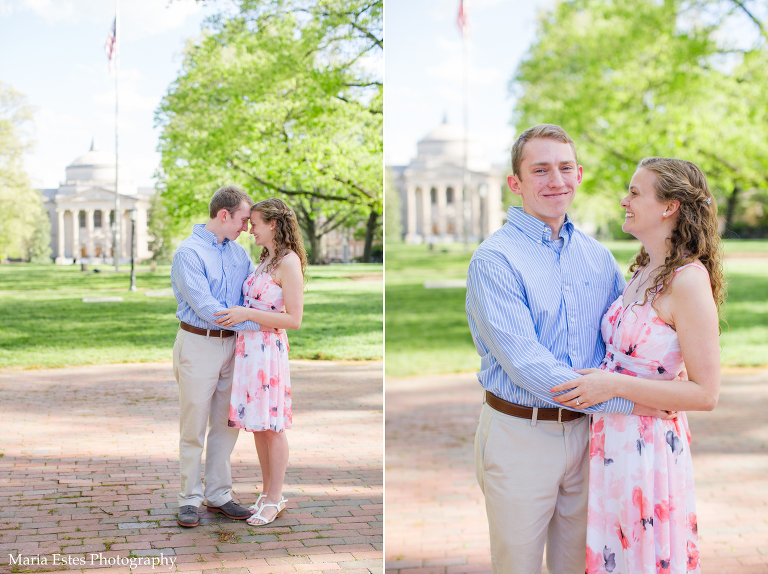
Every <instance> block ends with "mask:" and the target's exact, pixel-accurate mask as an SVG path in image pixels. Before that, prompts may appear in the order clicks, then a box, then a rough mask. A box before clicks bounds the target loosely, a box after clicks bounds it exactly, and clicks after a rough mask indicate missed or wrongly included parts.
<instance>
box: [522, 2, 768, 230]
mask: <svg viewBox="0 0 768 574" xmlns="http://www.w3.org/2000/svg"><path fill="white" fill-rule="evenodd" d="M726 4H727V5H729V6H730V7H733V8H736V9H738V8H739V7H738V6H737V4H739V3H738V2H736V1H735V0H728V1H727V2H725V1H722V2H719V3H718V2H706V3H703V2H702V3H699V4H696V3H684V2H682V1H677V0H666V1H665V2H656V1H654V0H613V1H609V0H574V1H571V2H561V3H558V4H557V5H556V6H555V7H554V8H553V9H552V10H551V11H550V12H548V13H545V14H543V15H542V16H541V18H540V20H539V30H538V36H537V40H536V41H535V42H534V44H533V46H532V47H531V50H530V53H529V56H528V57H527V58H526V59H525V60H524V61H523V62H522V63H521V64H520V66H519V68H518V70H517V72H516V75H515V77H514V79H513V82H512V84H511V89H512V91H513V92H514V93H516V95H518V96H519V98H518V101H517V104H516V109H515V112H514V120H513V121H514V124H515V126H516V127H517V129H518V131H521V130H523V129H525V128H526V127H528V126H530V125H534V124H537V123H543V122H546V123H556V124H559V125H562V126H563V127H564V128H565V129H566V131H568V132H569V134H570V135H571V137H573V138H574V140H575V141H576V144H577V151H578V152H579V159H580V163H582V164H583V165H584V171H585V178H584V183H583V185H582V192H581V196H582V197H581V198H580V199H578V200H577V203H576V204H575V210H576V212H577V213H579V212H580V213H582V215H585V216H587V217H591V218H592V219H593V220H595V221H596V222H610V220H611V219H613V220H614V221H615V220H616V219H617V218H618V216H619V215H620V210H619V209H618V207H617V202H618V198H620V197H621V196H623V195H624V193H625V190H626V188H627V186H628V184H629V180H630V179H631V176H632V173H633V172H634V169H635V166H636V164H637V162H638V161H639V160H640V159H642V158H643V157H647V156H652V155H660V156H668V157H681V158H685V159H689V160H691V161H694V162H696V163H698V164H699V165H700V166H701V167H702V168H703V169H704V170H705V172H706V173H707V174H708V176H709V178H710V184H711V187H712V188H713V191H714V192H715V193H716V194H717V195H718V196H719V198H720V203H721V204H722V206H723V208H724V209H723V212H724V214H725V219H726V225H727V227H729V228H730V227H731V226H732V224H733V217H734V214H736V213H737V209H736V207H737V205H738V202H739V199H740V197H741V196H742V192H743V190H745V189H749V190H754V189H756V188H765V186H766V184H768V181H766V179H765V175H764V174H765V173H766V172H767V171H768V122H766V111H767V108H766V101H765V98H764V96H762V94H764V93H766V91H767V90H768V74H767V73H766V66H765V64H766V63H767V62H766V53H765V50H764V48H763V47H762V42H759V43H757V44H756V45H755V46H754V47H753V48H752V49H750V50H748V51H747V52H746V53H744V51H743V50H741V51H740V50H735V49H731V48H729V47H728V46H727V45H726V44H724V42H723V41H722V40H719V38H720V37H722V33H721V30H722V28H723V27H724V24H725V23H726V22H727V20H728V17H729V16H730V15H732V14H733V10H728V9H727V8H728V6H726ZM715 5H717V6H716V7H719V8H721V11H722V13H717V12H713V11H712V8H713V6H715ZM651 30H652V31H653V32H652V33H651V32H649V31H651ZM718 34H719V35H720V36H718ZM587 211H588V212H589V215H587V213H586V212H587Z"/></svg>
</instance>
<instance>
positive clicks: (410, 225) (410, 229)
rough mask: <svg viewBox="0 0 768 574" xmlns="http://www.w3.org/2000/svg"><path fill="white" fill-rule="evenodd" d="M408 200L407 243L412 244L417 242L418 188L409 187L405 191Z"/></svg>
mask: <svg viewBox="0 0 768 574" xmlns="http://www.w3.org/2000/svg"><path fill="white" fill-rule="evenodd" d="M405 200H406V230H405V241H406V243H412V242H414V241H415V240H416V187H415V186H413V185H409V186H408V187H407V188H406V190H405Z"/></svg>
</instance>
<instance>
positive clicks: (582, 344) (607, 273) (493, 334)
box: [467, 207, 634, 414]
mask: <svg viewBox="0 0 768 574" xmlns="http://www.w3.org/2000/svg"><path fill="white" fill-rule="evenodd" d="M551 237H552V230H551V229H550V227H549V226H547V225H546V224H545V223H544V222H543V221H540V220H538V219H536V218H535V217H531V216H530V215H528V214H526V213H525V212H524V211H523V210H522V209H521V208H519V207H510V208H509V211H508V212H507V223H506V225H504V227H502V228H501V229H499V230H498V231H497V232H496V233H494V234H493V235H491V236H490V237H489V238H488V239H486V240H485V241H484V242H483V243H482V244H481V245H480V247H479V248H478V249H477V251H476V252H475V254H474V255H473V256H472V260H471V261H470V263H469V272H468V275H467V319H468V321H469V329H470V331H471V332H472V339H473V340H474V341H475V347H476V348H477V352H478V353H479V355H480V357H481V362H480V372H479V373H477V378H478V380H479V381H480V384H481V385H482V386H483V388H485V389H486V390H488V391H490V392H491V393H493V394H494V395H496V396H498V397H500V398H502V399H505V400H507V401H509V402H512V403H516V404H518V405H524V406H528V407H539V408H552V407H561V406H562V405H560V404H559V403H556V402H554V401H553V400H552V393H551V392H550V389H551V388H552V387H554V386H555V385H558V384H560V383H563V382H565V381H569V380H572V379H574V378H576V377H578V376H579V375H578V373H575V372H574V369H586V368H590V367H597V366H598V365H599V364H600V362H601V361H602V360H603V357H604V356H605V344H604V343H603V338H602V336H601V334H600V322H601V320H602V318H603V314H604V313H605V312H606V311H607V309H608V307H609V306H610V305H611V304H612V303H613V302H614V301H615V300H616V298H617V297H618V296H619V295H620V294H621V293H622V292H623V290H624V286H625V285H626V282H625V280H624V276H623V275H622V273H621V271H620V270H619V266H618V264H617V263H616V260H615V259H614V258H613V256H612V255H611V252H610V251H608V249H607V248H606V247H604V246H603V245H601V244H600V243H599V242H597V241H595V240H594V239H592V238H590V237H588V236H587V235H584V234H583V233H582V232H580V231H578V230H576V229H575V228H574V226H573V223H572V222H571V220H570V218H569V217H568V216H567V215H566V217H565V223H564V224H563V227H562V229H561V230H560V238H561V241H559V242H558V241H557V240H555V241H552V240H551ZM559 244H561V245H559ZM633 406H634V403H632V402H631V401H628V400H626V399H623V398H620V397H616V398H613V399H611V400H609V401H607V402H604V403H600V404H597V405H593V406H591V407H589V408H586V409H584V411H583V412H588V413H589V412H592V413H602V412H616V413H623V414H630V413H631V412H632V408H633Z"/></svg>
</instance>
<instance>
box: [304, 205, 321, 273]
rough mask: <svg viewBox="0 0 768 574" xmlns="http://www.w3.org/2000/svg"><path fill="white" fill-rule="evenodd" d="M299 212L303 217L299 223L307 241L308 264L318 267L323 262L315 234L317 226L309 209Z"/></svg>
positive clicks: (317, 237)
mask: <svg viewBox="0 0 768 574" xmlns="http://www.w3.org/2000/svg"><path fill="white" fill-rule="evenodd" d="M301 211H302V212H303V213H302V215H303V216H304V217H302V218H301V221H300V222H299V223H300V224H302V223H303V225H302V226H301V227H302V229H303V230H304V233H306V235H307V239H308V240H309V263H310V264H311V265H319V264H320V263H322V262H323V260H322V255H323V254H322V253H321V248H320V237H319V236H318V234H317V225H316V222H315V219H314V217H312V216H313V215H314V214H313V213H312V210H311V208H310V209H309V210H305V209H303V208H302V210H301Z"/></svg>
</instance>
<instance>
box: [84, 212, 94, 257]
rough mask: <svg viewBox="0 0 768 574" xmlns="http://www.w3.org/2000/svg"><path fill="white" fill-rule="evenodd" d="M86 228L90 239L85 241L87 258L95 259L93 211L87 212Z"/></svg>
mask: <svg viewBox="0 0 768 574" xmlns="http://www.w3.org/2000/svg"><path fill="white" fill-rule="evenodd" d="M85 228H86V229H87V231H88V237H87V238H86V239H85V256H86V257H93V256H94V251H93V209H86V210H85Z"/></svg>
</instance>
